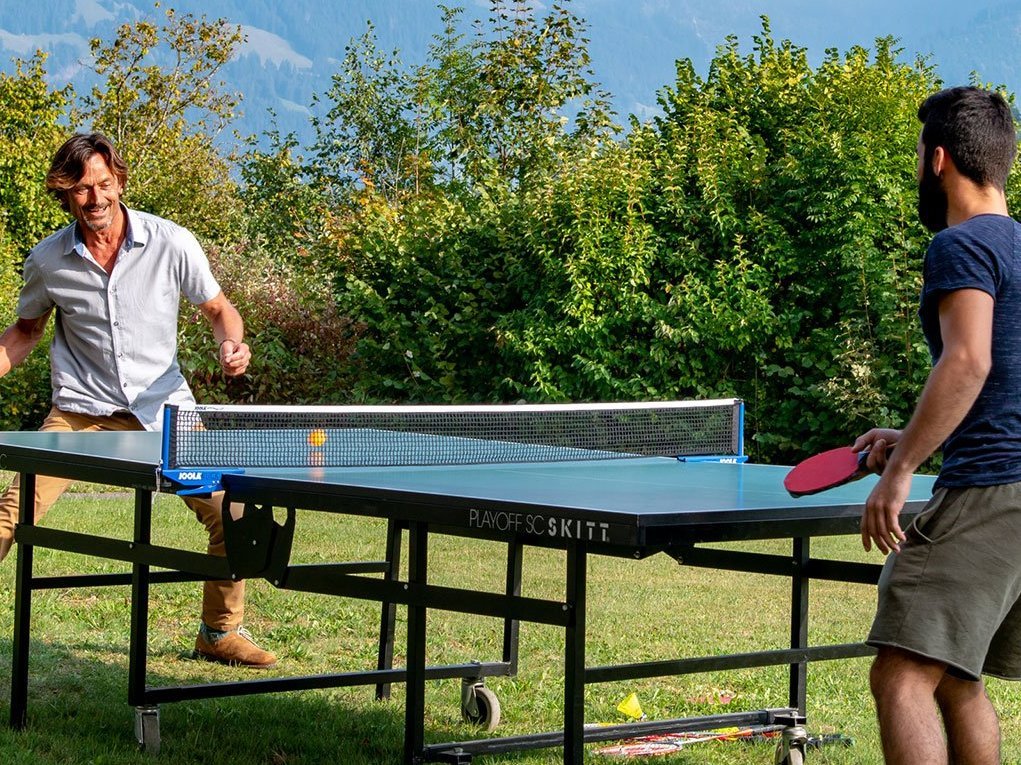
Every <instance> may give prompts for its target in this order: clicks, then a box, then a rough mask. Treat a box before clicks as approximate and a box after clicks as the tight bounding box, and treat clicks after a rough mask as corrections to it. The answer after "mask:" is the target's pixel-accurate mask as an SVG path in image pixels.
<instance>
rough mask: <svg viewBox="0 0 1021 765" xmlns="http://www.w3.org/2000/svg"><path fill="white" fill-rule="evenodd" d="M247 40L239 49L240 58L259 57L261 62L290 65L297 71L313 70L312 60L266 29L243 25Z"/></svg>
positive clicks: (242, 29) (264, 63)
mask: <svg viewBox="0 0 1021 765" xmlns="http://www.w3.org/2000/svg"><path fill="white" fill-rule="evenodd" d="M241 31H242V32H243V33H244V35H245V37H246V40H245V42H243V43H242V44H241V46H240V47H239V49H238V56H239V57H240V56H253V55H254V56H258V57H259V62H260V63H261V64H262V65H263V66H265V65H266V64H267V63H269V64H274V65H276V66H282V65H283V64H290V65H291V66H293V67H294V68H295V69H311V68H312V59H310V58H307V57H305V56H302V55H301V54H300V53H298V52H297V51H295V50H294V48H292V47H291V44H290V43H289V42H287V40H285V39H284V38H282V37H280V36H279V35H275V34H273V33H272V32H267V31H266V30H265V29H259V28H258V27H250V26H245V25H242V27H241Z"/></svg>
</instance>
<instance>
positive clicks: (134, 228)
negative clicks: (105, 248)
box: [68, 202, 145, 256]
mask: <svg viewBox="0 0 1021 765" xmlns="http://www.w3.org/2000/svg"><path fill="white" fill-rule="evenodd" d="M120 204H121V210H123V211H124V220H125V221H126V226H125V232H124V244H123V245H121V252H130V251H131V250H133V249H134V248H135V247H143V246H145V230H144V228H143V227H142V226H141V225H140V224H139V222H138V216H137V215H136V214H135V212H134V211H133V210H130V209H128V208H127V207H126V206H125V205H124V203H123V202H121V203H120ZM68 229H69V230H70V235H71V241H70V243H69V244H70V246H69V247H68V254H70V253H72V252H74V253H77V254H78V255H80V256H84V255H85V241H84V240H83V239H82V235H81V232H80V231H79V230H78V221H75V222H74V223H72V224H71V225H70V226H68Z"/></svg>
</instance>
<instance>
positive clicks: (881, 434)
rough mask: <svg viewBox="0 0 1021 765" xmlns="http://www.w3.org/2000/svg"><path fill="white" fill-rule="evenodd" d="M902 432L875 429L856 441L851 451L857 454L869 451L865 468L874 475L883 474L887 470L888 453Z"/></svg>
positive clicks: (889, 429) (890, 429)
mask: <svg viewBox="0 0 1021 765" xmlns="http://www.w3.org/2000/svg"><path fill="white" fill-rule="evenodd" d="M902 432H903V431H900V430H894V429H893V428H873V429H872V430H870V431H869V432H868V433H863V434H862V435H860V436H858V438H857V439H855V442H854V445H852V446H851V451H852V452H855V453H858V452H863V451H868V453H869V456H868V459H867V460H866V461H865V466H866V467H867V468H868V469H869V470H871V471H872V472H873V473H880V474H881V473H882V472H883V470H884V469H885V468H886V459H887V456H888V452H889V450H890V449H892V448H893V445H894V444H896V443H897V442H898V441H899V440H900V437H901V433H902Z"/></svg>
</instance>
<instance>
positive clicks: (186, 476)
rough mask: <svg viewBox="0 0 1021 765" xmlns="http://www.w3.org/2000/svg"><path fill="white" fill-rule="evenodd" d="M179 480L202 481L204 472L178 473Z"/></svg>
mask: <svg viewBox="0 0 1021 765" xmlns="http://www.w3.org/2000/svg"><path fill="white" fill-rule="evenodd" d="M177 480H179V481H201V480H202V473H183V472H182V473H178V474H177Z"/></svg>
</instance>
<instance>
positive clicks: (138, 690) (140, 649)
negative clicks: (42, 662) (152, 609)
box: [128, 489, 159, 720]
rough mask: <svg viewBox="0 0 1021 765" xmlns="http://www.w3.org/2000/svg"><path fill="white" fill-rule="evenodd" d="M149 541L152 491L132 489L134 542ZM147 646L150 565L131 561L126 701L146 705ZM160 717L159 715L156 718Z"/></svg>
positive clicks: (145, 543) (144, 542)
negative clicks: (133, 498)
mask: <svg viewBox="0 0 1021 765" xmlns="http://www.w3.org/2000/svg"><path fill="white" fill-rule="evenodd" d="M151 541H152V492H149V491H146V490H143V489H136V490H135V530H134V543H135V544H144V545H148V544H149V543H150V542H151ZM148 646H149V567H148V566H146V565H144V564H141V563H133V564H132V565H131V638H130V645H129V648H128V703H129V704H131V705H132V706H134V707H141V706H145V676H146V661H147V657H148ZM156 719H157V720H158V719H159V718H158V717H157V718H156Z"/></svg>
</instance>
